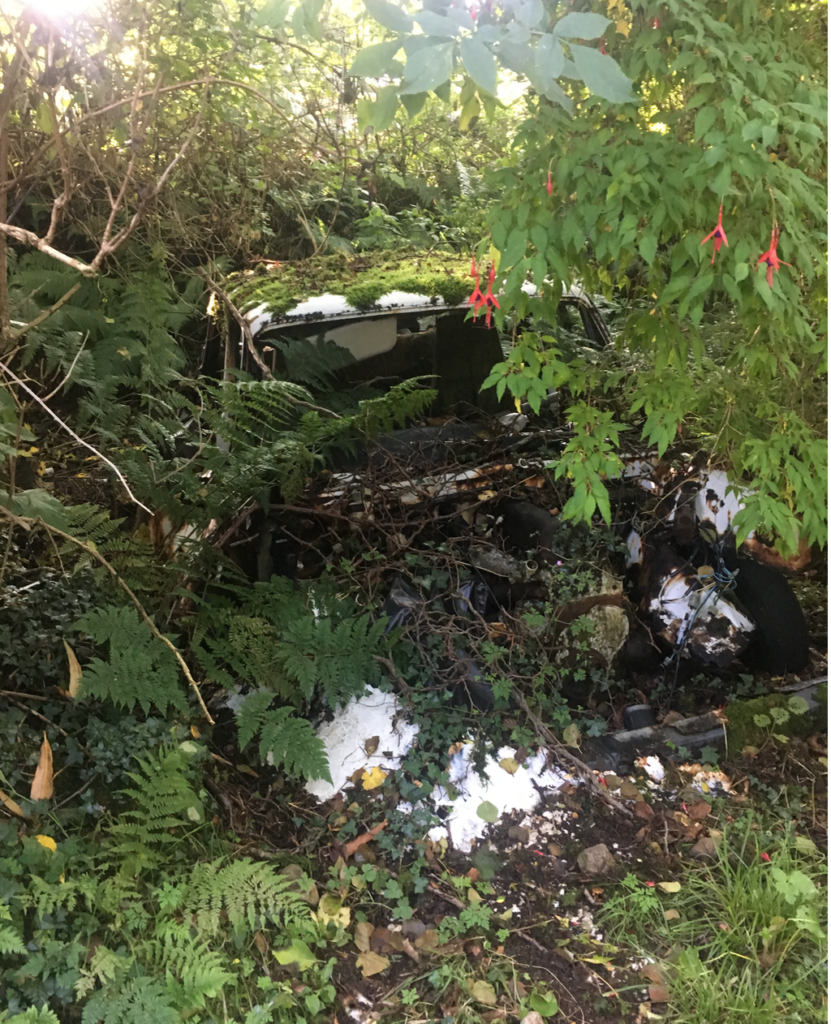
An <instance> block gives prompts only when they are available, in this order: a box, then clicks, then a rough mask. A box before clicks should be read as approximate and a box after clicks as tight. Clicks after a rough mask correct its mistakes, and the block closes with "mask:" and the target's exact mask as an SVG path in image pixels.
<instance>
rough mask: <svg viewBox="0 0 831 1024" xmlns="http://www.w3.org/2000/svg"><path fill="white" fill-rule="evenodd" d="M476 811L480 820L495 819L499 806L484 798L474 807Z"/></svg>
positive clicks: (497, 815)
mask: <svg viewBox="0 0 831 1024" xmlns="http://www.w3.org/2000/svg"><path fill="white" fill-rule="evenodd" d="M476 813H477V814H478V815H479V817H480V818H481V819H482V821H496V820H497V819H498V818H499V808H498V807H496V806H495V805H494V804H492V803H491V802H490V800H485V801H483V802H482V803H481V804H479V806H478V807H477V808H476Z"/></svg>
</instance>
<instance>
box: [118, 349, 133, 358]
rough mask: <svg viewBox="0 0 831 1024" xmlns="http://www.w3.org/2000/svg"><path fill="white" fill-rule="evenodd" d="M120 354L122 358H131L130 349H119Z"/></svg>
mask: <svg viewBox="0 0 831 1024" xmlns="http://www.w3.org/2000/svg"><path fill="white" fill-rule="evenodd" d="M118 354H119V355H120V356H124V358H125V359H129V358H130V350H129V349H128V348H120V349H118Z"/></svg>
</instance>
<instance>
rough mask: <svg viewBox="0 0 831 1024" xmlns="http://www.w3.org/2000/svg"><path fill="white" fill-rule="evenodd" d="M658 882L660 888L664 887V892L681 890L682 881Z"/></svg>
mask: <svg viewBox="0 0 831 1024" xmlns="http://www.w3.org/2000/svg"><path fill="white" fill-rule="evenodd" d="M656 884H657V886H658V888H659V889H663V891H664V892H680V891H681V883H680V882H657V883H656Z"/></svg>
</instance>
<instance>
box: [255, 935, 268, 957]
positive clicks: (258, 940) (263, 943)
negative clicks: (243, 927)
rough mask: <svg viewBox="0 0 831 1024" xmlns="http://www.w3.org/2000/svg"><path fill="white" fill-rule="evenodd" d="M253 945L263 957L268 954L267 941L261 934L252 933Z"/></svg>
mask: <svg viewBox="0 0 831 1024" xmlns="http://www.w3.org/2000/svg"><path fill="white" fill-rule="evenodd" d="M254 945H255V946H256V947H257V949H258V950H259V951H260V952H261V953H262V955H263V956H265V955H266V953H268V939H267V938H266V937H265V935H263V933H262V932H254Z"/></svg>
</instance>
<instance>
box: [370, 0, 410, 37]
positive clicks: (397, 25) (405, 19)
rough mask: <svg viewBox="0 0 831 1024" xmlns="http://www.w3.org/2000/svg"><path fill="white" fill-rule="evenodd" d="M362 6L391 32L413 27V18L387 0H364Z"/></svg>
mask: <svg viewBox="0 0 831 1024" xmlns="http://www.w3.org/2000/svg"><path fill="white" fill-rule="evenodd" d="M364 7H366V9H367V12H368V13H369V15H370V17H372V18H374V19H375V20H376V21H377V22H378V24H379V25H383V26H384V28H388V29H390V30H391V31H393V32H409V31H410V30H411V29H412V27H413V19H412V18H411V17H410V16H409V14H406V13H405V12H404V11H402V10H401V8H400V7H396V6H395V4H390V3H387V0H364Z"/></svg>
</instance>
